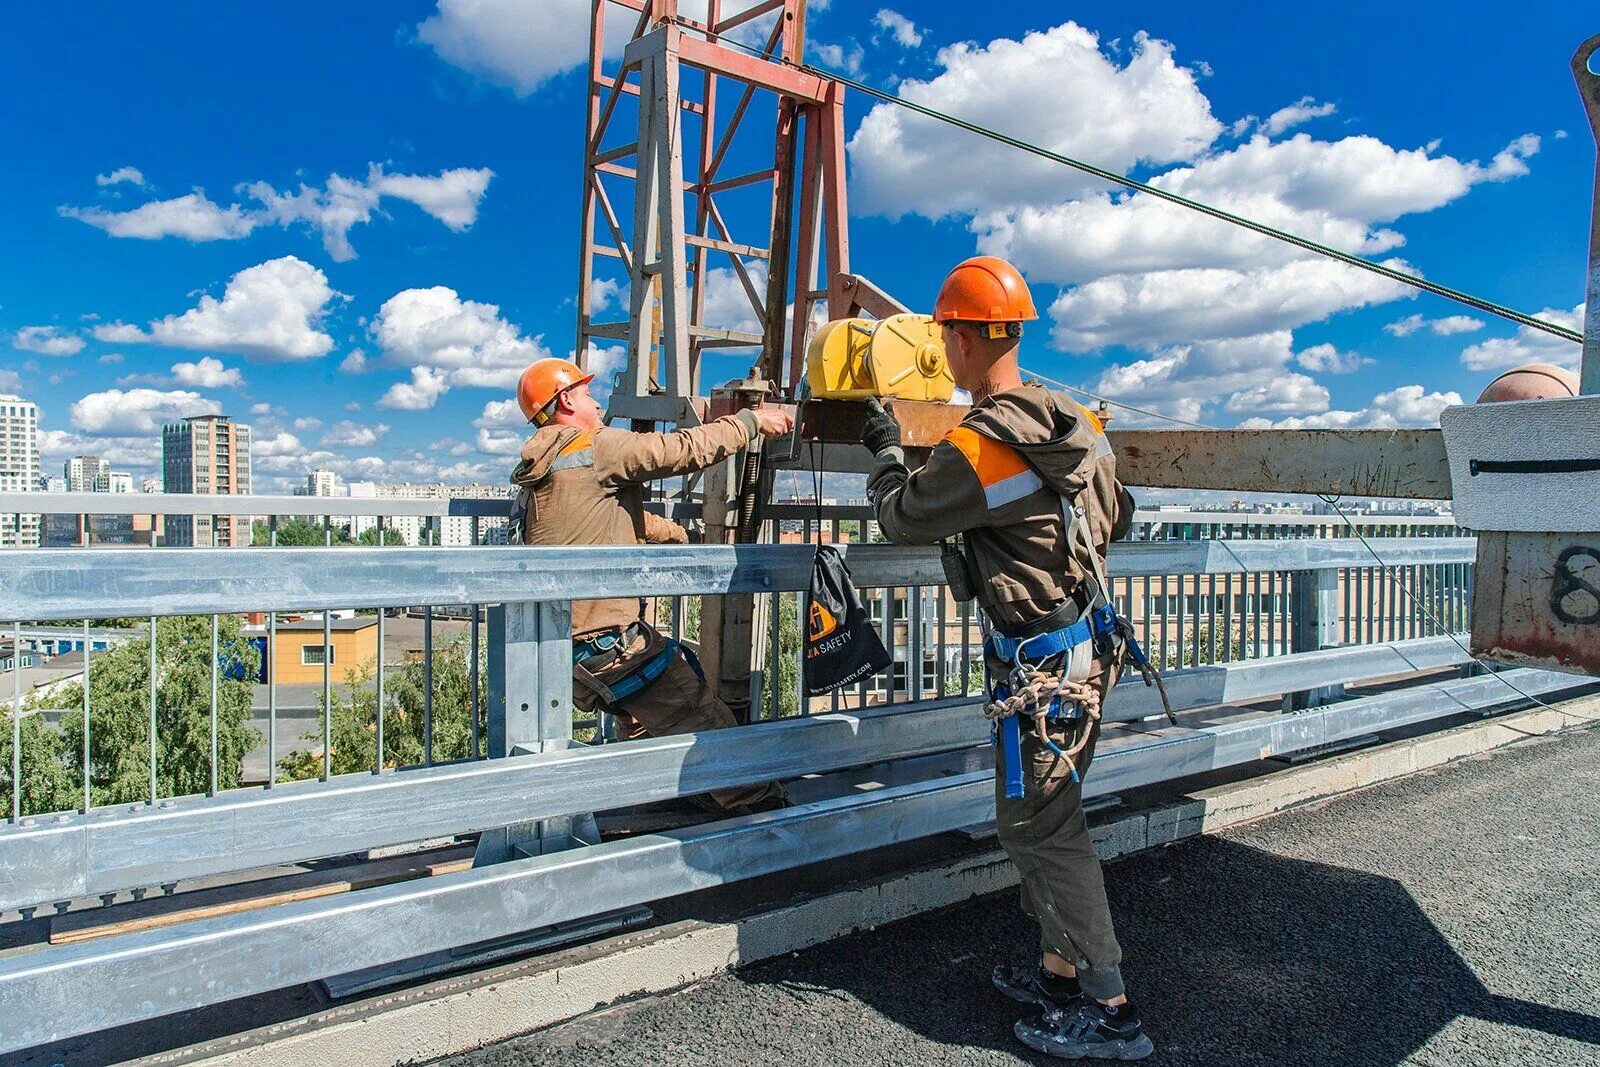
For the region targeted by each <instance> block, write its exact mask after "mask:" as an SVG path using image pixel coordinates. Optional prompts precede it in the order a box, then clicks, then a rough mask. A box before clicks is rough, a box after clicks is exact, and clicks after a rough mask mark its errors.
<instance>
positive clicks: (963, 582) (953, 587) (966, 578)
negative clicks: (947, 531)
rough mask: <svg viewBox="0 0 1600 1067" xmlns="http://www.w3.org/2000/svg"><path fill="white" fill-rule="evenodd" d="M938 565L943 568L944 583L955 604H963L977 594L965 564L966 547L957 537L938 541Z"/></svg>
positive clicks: (970, 572)
mask: <svg viewBox="0 0 1600 1067" xmlns="http://www.w3.org/2000/svg"><path fill="white" fill-rule="evenodd" d="M939 566H941V567H943V568H944V583H945V585H947V586H949V588H950V596H951V598H952V599H954V600H955V602H956V603H957V604H965V603H967V602H968V601H969V600H972V599H973V598H974V597H976V596H977V595H978V589H977V586H976V585H974V584H973V581H972V570H971V568H969V567H968V566H967V553H966V548H965V545H964V544H963V542H962V541H961V539H960V538H959V537H957V538H952V539H950V540H948V541H940V542H939Z"/></svg>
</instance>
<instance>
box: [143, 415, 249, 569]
mask: <svg viewBox="0 0 1600 1067" xmlns="http://www.w3.org/2000/svg"><path fill="white" fill-rule="evenodd" d="M161 474H162V484H163V485H164V486H165V487H166V491H167V492H169V493H196V494H199V495H202V496H245V495H248V494H249V492H250V427H248V426H245V425H242V424H240V423H236V422H233V421H232V420H231V419H229V418H228V417H227V416H226V415H198V416H195V417H193V418H188V419H182V420H180V421H178V422H169V423H167V424H166V425H165V426H163V427H162V428H161ZM165 540H166V543H167V544H169V545H200V546H203V547H217V548H242V547H244V546H246V545H248V544H249V543H250V516H248V515H231V516H230V515H221V516H216V517H212V516H209V515H171V516H168V517H167V520H166V536H165Z"/></svg>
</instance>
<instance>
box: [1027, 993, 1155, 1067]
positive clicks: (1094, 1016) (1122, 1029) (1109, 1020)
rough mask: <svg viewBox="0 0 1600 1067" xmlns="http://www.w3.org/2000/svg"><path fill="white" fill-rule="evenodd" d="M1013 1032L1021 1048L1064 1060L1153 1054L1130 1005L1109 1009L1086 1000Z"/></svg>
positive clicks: (1123, 1058) (1134, 1057) (1133, 1058)
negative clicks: (1025, 1047) (1026, 1047)
mask: <svg viewBox="0 0 1600 1067" xmlns="http://www.w3.org/2000/svg"><path fill="white" fill-rule="evenodd" d="M1014 1029H1015V1031H1016V1035H1017V1037H1018V1039H1020V1040H1021V1041H1022V1043H1023V1044H1024V1045H1027V1046H1028V1047H1029V1048H1031V1049H1037V1050H1038V1051H1040V1052H1043V1053H1046V1054H1048V1055H1051V1056H1059V1057H1061V1058H1062V1059H1064V1060H1085V1059H1087V1060H1142V1059H1144V1058H1145V1057H1146V1056H1148V1055H1150V1053H1152V1052H1154V1051H1155V1050H1156V1047H1155V1045H1154V1043H1152V1042H1151V1040H1150V1036H1149V1035H1148V1034H1146V1033H1145V1032H1144V1024H1143V1023H1142V1022H1141V1021H1140V1020H1139V1010H1138V1009H1137V1008H1135V1007H1134V1006H1133V1002H1132V1001H1128V1002H1127V1003H1124V1004H1120V1005H1118V1006H1117V1007H1114V1008H1112V1007H1108V1006H1106V1005H1104V1004H1100V1003H1098V1002H1096V1001H1093V1000H1087V999H1086V1000H1084V1001H1082V1002H1081V1003H1080V1004H1078V1006H1077V1007H1075V1008H1070V1009H1067V1010H1065V1011H1046V1012H1045V1013H1044V1014H1043V1015H1041V1016H1039V1017H1038V1018H1035V1019H1021V1020H1019V1021H1018V1022H1017V1025H1016V1026H1015V1027H1014Z"/></svg>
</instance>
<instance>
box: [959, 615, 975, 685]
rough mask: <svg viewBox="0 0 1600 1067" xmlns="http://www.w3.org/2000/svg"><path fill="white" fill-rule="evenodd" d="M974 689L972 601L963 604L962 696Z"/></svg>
mask: <svg viewBox="0 0 1600 1067" xmlns="http://www.w3.org/2000/svg"><path fill="white" fill-rule="evenodd" d="M971 689H972V601H970V600H965V601H962V603H961V695H962V696H966V695H967V694H968V692H969V691H970V690H971Z"/></svg>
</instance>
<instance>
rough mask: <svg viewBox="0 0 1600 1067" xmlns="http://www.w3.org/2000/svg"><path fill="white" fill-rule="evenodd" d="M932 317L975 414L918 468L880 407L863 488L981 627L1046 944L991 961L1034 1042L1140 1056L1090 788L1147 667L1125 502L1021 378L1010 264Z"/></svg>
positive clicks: (1082, 418)
mask: <svg viewBox="0 0 1600 1067" xmlns="http://www.w3.org/2000/svg"><path fill="white" fill-rule="evenodd" d="M933 317H934V321H936V322H937V323H939V325H940V326H941V328H942V335H943V338H944V345H945V350H946V353H947V355H948V358H949V360H950V367H951V370H952V372H953V373H954V376H955V382H956V385H958V386H960V387H961V388H963V389H966V390H968V391H969V392H971V394H972V401H973V403H972V410H971V411H970V412H969V413H968V414H967V416H966V418H965V419H963V420H962V422H961V425H960V426H958V427H956V428H955V429H954V430H951V431H950V432H949V433H948V434H946V435H945V437H944V439H943V440H942V441H940V442H939V444H938V445H937V446H935V447H934V449H933V450H932V452H931V454H930V455H929V457H928V462H927V464H926V465H924V466H923V467H921V468H920V469H918V470H916V471H914V472H913V471H908V470H907V469H906V465H905V454H904V452H903V450H902V449H901V447H900V424H899V423H898V422H897V421H896V420H895V418H894V416H893V415H892V414H890V413H888V412H886V411H885V410H884V409H883V406H882V405H881V404H879V403H878V402H877V401H876V400H872V401H869V406H870V409H871V413H870V415H869V417H868V419H867V423H866V426H865V428H864V430H863V432H862V443H863V444H865V445H866V446H867V447H868V448H869V449H871V450H872V451H873V452H874V453H876V455H877V457H878V458H877V463H876V465H875V467H874V468H873V472H872V475H871V476H870V477H869V478H868V480H867V494H868V496H869V497H870V498H871V500H872V507H873V510H874V512H876V514H877V519H878V523H879V525H880V527H881V528H882V530H883V533H884V536H885V537H887V538H888V539H889V540H890V541H892V542H895V543H896V544H921V545H927V544H933V543H935V542H942V543H944V546H945V553H944V557H945V563H946V573H947V574H948V575H949V577H950V584H951V590H952V595H954V596H956V597H957V599H959V600H968V599H972V598H973V597H974V596H975V597H976V599H977V601H978V603H979V605H980V606H981V607H982V609H983V615H984V617H985V627H984V629H985V634H986V637H985V642H984V668H985V672H986V674H987V677H988V689H989V697H990V699H989V703H988V704H987V714H988V715H989V716H990V718H991V719H993V720H994V722H995V731H996V761H997V765H996V773H995V810H996V819H997V823H998V827H999V833H1000V842H1001V844H1003V845H1004V846H1005V849H1006V852H1007V854H1009V855H1010V857H1011V860H1012V862H1013V863H1015V864H1016V865H1017V870H1018V871H1019V872H1020V873H1021V875H1022V907H1023V910H1024V911H1026V912H1027V913H1028V914H1029V915H1031V916H1032V917H1033V918H1034V919H1036V920H1038V922H1039V925H1040V928H1041V930H1042V934H1043V936H1042V938H1041V959H1040V962H1039V964H1038V966H1033V965H1031V964H1030V965H1028V966H1025V967H1011V966H1002V967H997V968H996V969H995V972H994V984H995V985H996V987H998V988H999V990H1000V991H1001V992H1002V993H1004V994H1005V995H1007V996H1009V997H1011V998H1012V999H1014V1000H1020V1001H1023V1002H1025V1003H1030V1004H1036V1005H1038V1006H1039V1007H1041V1008H1043V1009H1045V1010H1044V1013H1043V1014H1042V1015H1040V1016H1036V1017H1033V1018H1029V1019H1023V1020H1020V1021H1018V1022H1017V1024H1016V1028H1015V1029H1016V1034H1017V1036H1018V1037H1019V1038H1021V1039H1022V1041H1023V1042H1024V1043H1026V1044H1027V1045H1029V1046H1030V1047H1032V1048H1035V1049H1038V1050H1039V1051H1041V1052H1047V1053H1050V1054H1051V1055H1055V1056H1061V1057H1064V1058H1068V1059H1080V1058H1085V1057H1089V1058H1094V1059H1127V1060H1132V1059H1141V1058H1143V1057H1145V1056H1148V1055H1149V1054H1150V1053H1151V1052H1152V1051H1153V1050H1154V1046H1153V1045H1152V1044H1151V1041H1150V1038H1149V1036H1148V1035H1146V1034H1145V1033H1144V1029H1143V1024H1142V1022H1141V1020H1140V1018H1139V1011H1138V1009H1137V1008H1136V1007H1135V1006H1134V1004H1133V1002H1132V1001H1130V1000H1129V999H1128V995H1127V991H1126V990H1125V988H1124V987H1123V982H1122V972H1121V969H1120V964H1121V961H1122V949H1121V948H1120V947H1119V946H1118V945H1117V938H1116V933H1115V931H1114V930H1113V928H1112V922H1111V910H1110V908H1109V907H1108V905H1107V903H1106V890H1105V880H1104V878H1103V876H1102V873H1101V870H1100V859H1099V857H1098V856H1097V855H1096V854H1095V850H1094V845H1093V843H1092V842H1091V841H1090V840H1089V831H1088V824H1087V821H1086V819H1085V817H1084V811H1083V784H1082V779H1083V775H1084V774H1085V773H1086V772H1087V771H1088V768H1089V761H1090V760H1091V759H1092V758H1093V756H1094V747H1095V740H1096V738H1097V737H1098V736H1099V726H1100V723H1099V719H1100V704H1101V702H1102V701H1103V700H1104V698H1105V696H1106V694H1107V693H1108V691H1109V690H1110V688H1111V686H1112V685H1113V684H1114V683H1115V681H1116V677H1117V674H1118V673H1119V671H1120V670H1121V667H1122V665H1123V660H1124V656H1126V655H1129V654H1131V655H1133V656H1134V657H1135V659H1136V662H1138V663H1139V664H1140V666H1141V668H1142V667H1143V666H1144V661H1143V654H1142V653H1141V652H1139V651H1138V649H1137V645H1135V644H1134V643H1133V642H1132V639H1131V631H1129V630H1128V628H1127V627H1126V625H1125V624H1123V623H1121V622H1120V620H1118V619H1117V617H1116V615H1115V613H1114V611H1113V610H1112V608H1111V606H1110V601H1109V597H1110V590H1109V588H1108V587H1107V584H1106V579H1105V555H1106V547H1107V545H1108V544H1109V543H1110V542H1111V541H1114V540H1116V539H1117V538H1119V537H1122V536H1124V535H1125V534H1126V533H1127V531H1128V528H1129V526H1130V525H1131V523H1132V520H1133V498H1132V496H1130V495H1129V493H1128V491H1127V490H1126V489H1124V488H1123V486H1122V484H1121V483H1120V482H1119V481H1117V476H1116V460H1115V457H1113V455H1112V453H1111V445H1110V443H1109V442H1108V441H1107V439H1106V437H1105V433H1104V430H1103V427H1102V425H1101V423H1100V421H1099V419H1098V418H1097V417H1096V416H1095V415H1094V414H1093V413H1091V412H1090V411H1088V409H1086V408H1083V407H1081V406H1080V405H1078V404H1076V403H1074V402H1073V401H1072V400H1071V399H1069V398H1067V397H1066V396H1064V395H1061V394H1057V393H1052V392H1051V391H1049V390H1048V389H1046V388H1044V387H1043V386H1041V385H1038V384H1037V383H1031V382H1030V383H1024V382H1023V380H1022V373H1021V369H1020V367H1019V365H1018V362H1017V350H1018V347H1019V344H1020V340H1021V337H1022V324H1023V322H1024V321H1027V320H1031V319H1036V318H1038V317H1039V316H1038V313H1037V312H1036V311H1035V310H1034V307H1033V298H1032V297H1031V296H1030V295H1029V293H1028V287H1027V284H1026V283H1025V282H1024V281H1023V280H1022V275H1020V274H1019V273H1018V272H1017V270H1016V268H1015V267H1013V266H1011V264H1009V263H1007V262H1005V261H1004V260H1001V259H996V258H994V257H990V256H979V257H976V258H974V259H969V260H967V261H966V262H964V263H961V264H960V265H958V266H957V267H956V268H955V269H954V270H952V271H951V272H950V274H949V276H948V277H947V278H946V279H945V281H944V285H943V286H942V287H941V288H940V290H939V297H938V301H937V302H936V304H935V305H934V312H933ZM957 538H959V543H954V542H955V539H957Z"/></svg>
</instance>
